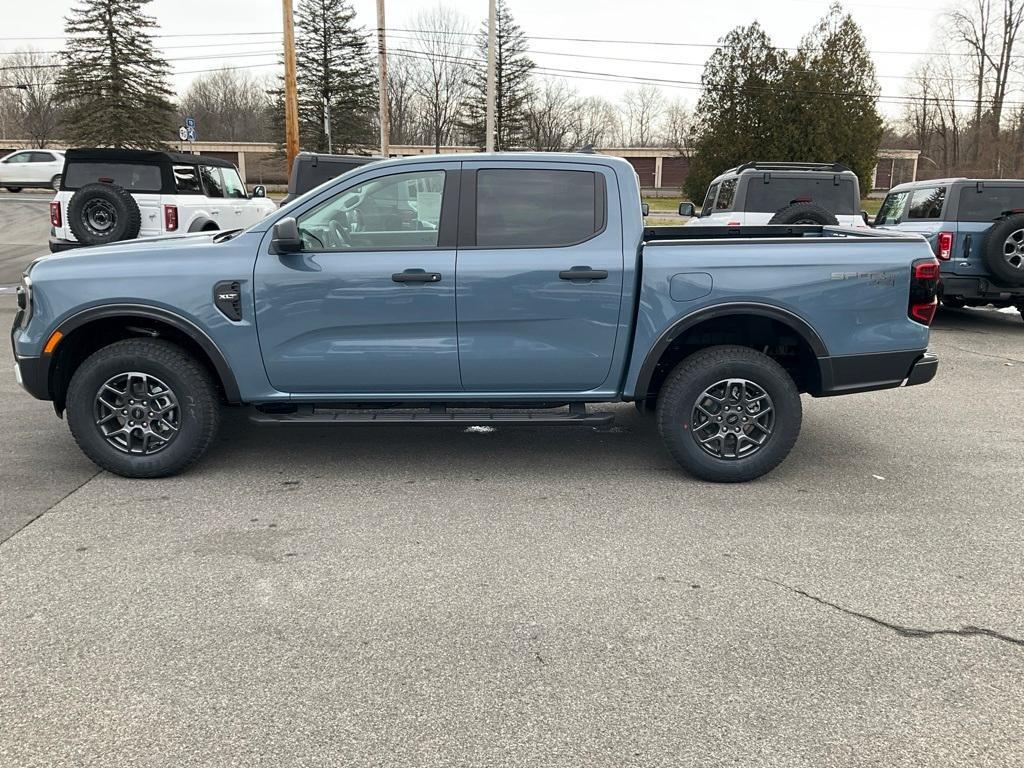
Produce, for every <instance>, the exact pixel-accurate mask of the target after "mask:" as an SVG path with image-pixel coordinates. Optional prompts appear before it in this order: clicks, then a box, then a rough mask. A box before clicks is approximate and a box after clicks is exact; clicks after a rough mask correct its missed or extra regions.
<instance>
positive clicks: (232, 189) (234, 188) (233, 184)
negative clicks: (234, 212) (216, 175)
mask: <svg viewBox="0 0 1024 768" xmlns="http://www.w3.org/2000/svg"><path fill="white" fill-rule="evenodd" d="M220 176H221V179H223V181H224V196H225V197H235V198H239V197H248V196H249V194H248V193H247V192H246V191H245V185H244V184H243V183H242V180H241V178H239V176H238V171H236V170H235V169H234V168H221V169H220Z"/></svg>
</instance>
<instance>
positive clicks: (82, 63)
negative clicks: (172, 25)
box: [55, 0, 173, 148]
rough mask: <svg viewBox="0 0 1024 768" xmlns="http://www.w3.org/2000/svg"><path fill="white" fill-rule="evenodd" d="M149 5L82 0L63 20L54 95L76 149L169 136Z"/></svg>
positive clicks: (168, 109)
mask: <svg viewBox="0 0 1024 768" xmlns="http://www.w3.org/2000/svg"><path fill="white" fill-rule="evenodd" d="M148 2H149V0H82V2H81V3H80V4H79V5H77V6H75V7H73V8H72V9H71V13H70V15H68V17H67V18H66V20H65V25H64V31H65V32H66V33H67V35H68V41H67V50H66V53H65V56H64V62H63V63H64V67H63V69H62V70H61V73H60V75H59V76H58V78H57V85H56V92H55V98H56V100H57V101H58V102H59V103H60V104H61V105H63V106H65V107H66V108H67V112H66V114H65V121H64V122H65V129H64V133H65V137H66V139H67V141H68V143H70V144H72V145H79V146H109V147H141V148H152V147H160V146H162V143H163V141H164V139H167V138H171V131H172V126H173V119H172V115H173V106H172V104H171V102H170V96H171V91H170V89H169V88H168V86H167V77H168V74H169V68H168V66H167V62H165V61H164V60H163V59H162V58H161V57H160V55H159V54H158V53H157V52H156V51H155V50H154V48H153V39H152V32H151V31H152V30H153V29H155V28H156V21H155V20H154V19H153V17H151V16H148V15H146V14H145V13H144V12H143V8H144V6H145V5H146V4H147V3H148Z"/></svg>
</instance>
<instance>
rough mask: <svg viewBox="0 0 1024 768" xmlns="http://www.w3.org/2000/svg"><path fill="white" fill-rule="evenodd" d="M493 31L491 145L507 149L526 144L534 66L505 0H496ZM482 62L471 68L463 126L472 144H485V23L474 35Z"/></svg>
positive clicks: (523, 37) (522, 35)
mask: <svg viewBox="0 0 1024 768" xmlns="http://www.w3.org/2000/svg"><path fill="white" fill-rule="evenodd" d="M494 20H495V30H494V42H495V46H494V85H495V98H494V132H495V141H494V148H495V149H496V150H508V149H513V148H515V147H521V146H523V145H524V144H525V143H526V135H525V134H526V128H527V125H526V124H527V112H528V111H529V104H530V98H531V95H532V93H531V91H532V89H531V85H530V73H531V72H532V71H533V68H534V67H535V66H536V65H535V64H534V62H533V61H532V60H531V59H530V57H529V56H527V55H526V50H527V43H526V36H525V35H524V34H523V30H522V29H521V28H520V27H519V25H518V24H516V22H515V19H513V18H512V14H511V13H510V12H509V10H508V4H507V3H506V2H505V0H498V3H497V7H496V9H495V19H494ZM476 45H477V52H478V54H479V57H480V61H481V64H480V65H478V66H476V67H474V68H473V74H472V76H471V77H470V81H469V85H470V88H471V96H470V101H469V103H468V104H467V105H466V117H465V121H464V123H463V127H464V128H465V130H466V133H467V134H468V136H469V139H470V141H471V142H472V143H473V144H476V145H478V146H481V147H484V146H487V22H486V21H484V23H483V29H482V30H481V31H480V32H479V33H478V35H477V43H476Z"/></svg>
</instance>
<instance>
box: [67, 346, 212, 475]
mask: <svg viewBox="0 0 1024 768" xmlns="http://www.w3.org/2000/svg"><path fill="white" fill-rule="evenodd" d="M67 413H68V426H69V427H70V428H71V434H72V435H73V436H74V438H75V441H76V442H77V443H78V445H79V447H80V448H81V449H82V451H83V452H84V453H85V455H86V456H88V457H89V458H90V459H92V460H93V461H94V462H95V463H96V464H98V465H99V466H100V467H102V468H103V469H106V470H108V471H109V472H113V473H115V474H118V475H122V476H123V477H167V476H168V475H174V474H177V473H179V472H182V471H183V470H185V469H187V468H188V467H189V466H191V465H192V464H194V463H195V462H196V461H198V460H199V458H200V457H201V456H202V455H203V454H204V453H205V452H206V449H207V448H209V446H210V443H212V442H213V439H214V436H215V435H216V433H217V426H218V424H219V421H220V404H219V401H218V398H217V390H216V387H215V386H214V383H213V381H212V379H211V377H210V374H209V372H207V370H206V369H205V368H204V367H203V366H202V365H201V364H200V363H199V362H198V361H197V360H196V359H195V358H194V357H192V355H190V354H189V353H188V352H186V351H185V350H184V349H182V348H181V347H179V346H177V345H176V344H172V343H170V342H168V341H163V340H161V339H125V340H123V341H118V342H115V343H113V344H111V345H110V346H107V347H103V348H102V349H100V350H98V351H97V352H94V353H93V354H92V355H90V356H89V357H88V358H86V360H85V361H84V362H83V363H82V364H81V365H80V366H79V367H78V369H77V370H76V371H75V373H74V376H72V378H71V385H70V386H69V387H68V395H67Z"/></svg>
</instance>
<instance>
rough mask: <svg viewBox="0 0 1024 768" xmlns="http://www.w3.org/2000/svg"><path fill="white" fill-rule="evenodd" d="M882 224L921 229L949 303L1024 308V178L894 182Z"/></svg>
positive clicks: (884, 205)
mask: <svg viewBox="0 0 1024 768" xmlns="http://www.w3.org/2000/svg"><path fill="white" fill-rule="evenodd" d="M875 226H876V227H878V228H880V229H896V230H899V231H901V232H916V233H918V234H921V235H924V236H925V238H926V239H927V240H928V242H929V243H930V244H931V246H932V250H933V251H934V252H935V255H936V256H937V257H938V258H939V263H940V264H941V271H942V303H943V304H944V305H946V306H948V307H953V308H960V307H964V306H984V305H987V304H992V305H993V306H996V307H1016V308H1017V309H1018V310H1020V312H1021V314H1022V315H1024V180H1019V179H938V180H933V181H916V182H912V183H909V184H900V185H899V186H896V187H893V188H892V189H891V190H890V191H889V194H888V196H887V197H886V198H885V201H884V202H883V203H882V207H881V208H880V209H879V211H878V216H876V217H875Z"/></svg>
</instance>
